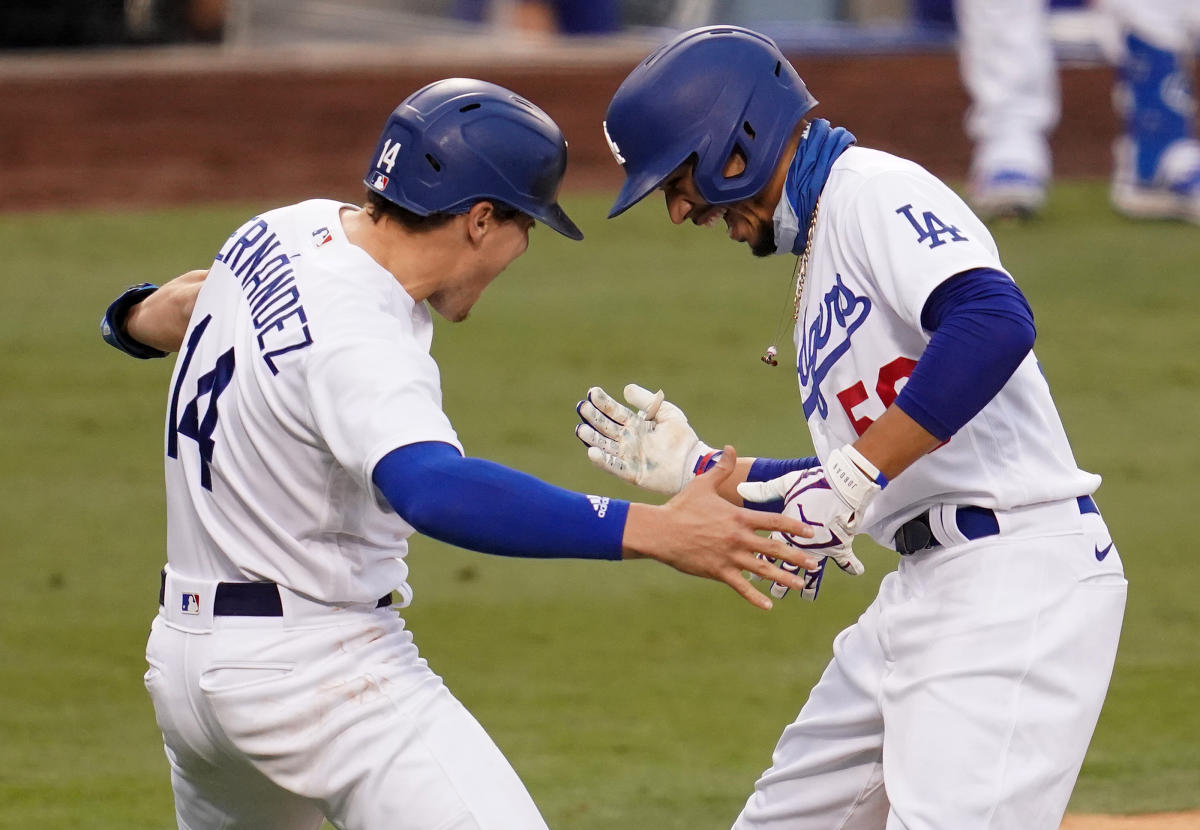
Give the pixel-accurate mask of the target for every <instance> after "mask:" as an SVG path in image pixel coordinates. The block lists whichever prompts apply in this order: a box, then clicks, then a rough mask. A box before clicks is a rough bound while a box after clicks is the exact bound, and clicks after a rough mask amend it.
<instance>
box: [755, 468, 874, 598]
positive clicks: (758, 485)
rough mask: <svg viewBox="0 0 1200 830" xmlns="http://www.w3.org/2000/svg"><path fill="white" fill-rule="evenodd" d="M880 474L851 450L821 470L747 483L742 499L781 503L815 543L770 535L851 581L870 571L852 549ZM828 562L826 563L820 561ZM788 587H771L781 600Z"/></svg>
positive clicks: (813, 595)
mask: <svg viewBox="0 0 1200 830" xmlns="http://www.w3.org/2000/svg"><path fill="white" fill-rule="evenodd" d="M880 480H882V477H881V476H880V475H879V470H877V469H875V467H874V465H872V464H871V463H870V462H869V461H867V460H866V459H865V458H864V457H863V456H862V454H861V453H859V452H858V451H857V450H855V449H854V448H853V447H851V446H849V445H847V446H845V447H842V448H841V449H837V450H834V451H833V452H831V453H830V454H829V457H828V458H827V459H826V461H825V465H824V466H823V467H814V468H812V469H810V470H801V471H797V472H792V473H787V474H786V475H782V476H780V477H779V478H774V479H771V480H770V481H747V482H743V483H741V484H739V485H738V488H737V489H738V494H739V495H741V497H742V499H743V500H745V501H751V502H770V501H779V500H782V501H783V505H784V506H783V513H784V514H785V515H791V516H795V517H797V518H799V519H800V521H802V522H804V523H805V524H807V525H809V526H810V527H812V528H813V530H815V531H816V533H815V535H814V536H813V537H812V538H808V539H806V538H803V537H799V536H792V535H790V534H778V533H776V534H772V536H774V537H775V538H779V539H782V540H783V541H785V542H787V543H788V544H789V545H792V546H793V547H797V548H801V549H803V550H806V551H808V552H809V553H814V554H819V555H824V556H826V557H828V558H830V559H832V560H833V561H834V562H835V563H837V566H838V567H839V568H841V569H842V570H843V571H845V572H846V573H848V574H850V575H852V576H858V575H859V574H861V573H863V572H865V571H866V568H865V567H864V566H863V563H862V562H861V561H860V560H859V558H858V557H857V556H855V555H854V549H853V548H852V547H851V545H852V543H853V541H854V536H855V535H856V534H857V533H858V529H859V527H860V526H861V524H862V516H863V513H864V512H865V511H866V509H867V505H869V504H870V503H871V501H872V500H873V499H874V498H875V496H876V495H877V494H878V493H879V491H880V490H882V489H883V488H882V487H881V486H880V484H879V483H878V481H880ZM822 561H824V560H822ZM781 567H782V566H781ZM820 582H821V575H820V574H817V576H816V577H815V583H814V585H813V586H812V588H813V590H812V591H811V595H810V591H809V590H808V588H807V587H806V589H805V591H804V593H803V595H804V596H805V598H806V599H816V597H817V589H819V587H820ZM787 591H788V589H787V586H785V585H780V584H779V583H778V582H776V583H772V585H771V594H772V596H775V597H782V596H783V595H784V594H786V593H787Z"/></svg>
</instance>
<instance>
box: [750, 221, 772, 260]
mask: <svg viewBox="0 0 1200 830" xmlns="http://www.w3.org/2000/svg"><path fill="white" fill-rule="evenodd" d="M746 244H747V245H749V246H750V253H752V254H754V255H755V256H757V257H764V256H770V255H771V254H773V253H775V229H774V228H772V227H765V228H763V229H762V230H760V231H759V232H758V233H756V234H755V235H754V236H753V238H751V239H747V240H746Z"/></svg>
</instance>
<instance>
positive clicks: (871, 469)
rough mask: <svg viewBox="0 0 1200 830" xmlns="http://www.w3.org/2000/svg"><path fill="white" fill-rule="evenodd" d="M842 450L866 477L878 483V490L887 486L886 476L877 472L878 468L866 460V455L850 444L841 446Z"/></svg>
mask: <svg viewBox="0 0 1200 830" xmlns="http://www.w3.org/2000/svg"><path fill="white" fill-rule="evenodd" d="M842 452H844V453H845V454H846V455H848V456H850V460H851V461H853V462H854V464H855V466H856V467H858V469H860V470H862V471H863V472H864V473H866V474H867V478H869V479H871V480H872V481H874V482H875V483H876V484H878V485H879V489H880V490H882V489H883V488H884V487H887V486H888V478H887V476H885V475H884V474H883V473H881V472H879V468H878V467H876V466H875V465H874V464H872V463H871V462H870V461H868V460H867V457H866V456H865V455H863V454H862V453H861V452H859V451H858V450H857V449H855V448H854V446H853V445H852V444H847V445H846V446H844V447H842Z"/></svg>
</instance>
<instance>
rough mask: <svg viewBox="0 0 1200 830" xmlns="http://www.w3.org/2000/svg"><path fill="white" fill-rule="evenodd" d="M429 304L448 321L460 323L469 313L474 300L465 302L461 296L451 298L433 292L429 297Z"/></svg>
mask: <svg viewBox="0 0 1200 830" xmlns="http://www.w3.org/2000/svg"><path fill="white" fill-rule="evenodd" d="M429 304H430V305H431V306H433V310H434V311H436V312H437V313H438V314H440V315H441V316H442V317H443V318H444V319H445V320H447V321H448V322H451V323H461V322H462V321H463V320H465V319H467V317H468V316H469V315H470V313H471V309H472V308H473V307H474V306H475V301H474V300H472V301H470V302H465V301H464V300H463V298H461V297H453V298H452V297H446V296H441V295H439V294H433V295H432V296H430V298H429Z"/></svg>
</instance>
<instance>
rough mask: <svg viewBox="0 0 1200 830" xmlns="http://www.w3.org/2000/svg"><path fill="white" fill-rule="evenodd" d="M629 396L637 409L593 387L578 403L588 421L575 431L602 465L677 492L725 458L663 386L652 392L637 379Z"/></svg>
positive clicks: (627, 477) (640, 482)
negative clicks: (666, 397)
mask: <svg viewBox="0 0 1200 830" xmlns="http://www.w3.org/2000/svg"><path fill="white" fill-rule="evenodd" d="M625 400H627V401H629V403H630V404H631V405H632V406H633V407H635V408H636V411H635V410H634V409H630V408H629V407H627V406H623V405H622V404H619V403H617V402H616V401H615V400H613V398H612V397H611V396H610V395H609V394H608V393H607V392H605V391H604V390H603V389H601V388H600V387H599V386H593V387H592V388H591V389H589V390H588V392H587V398H586V399H585V400H582V401H580V402H579V405H578V406H577V407H576V408H575V409H576V411H577V412H578V413H579V417H580V419H581V420H582V421H583V423H581V424H579V425H578V426H576V427H575V435H576V436H577V437H578V438H579V440H580V441H582V442H583V443H584V444H585V445H586V446H587V448H588V450H587V455H588V458H589V459H590V460H591V462H592V463H593V464H595V465H596V466H597V467H600V468H601V469H604V470H607V471H608V472H610V473H612V474H613V475H615V476H617V477H618V478H620V479H623V480H625V481H628V482H630V483H631V484H636V485H638V486H639V487H644V488H646V489H647V490H654V491H655V492H658V493H666V494H668V495H674V494H675V493H678V492H679V491H680V490H682V489H683V487H684V485H685V484H687V483H688V482H689V481H691V480H692V479H693V478H695V477H696V475H698V474H699V473H703V472H704V471H705V470H707V469H708V468H709V466H711V465H712V464H713V463H715V461H716V459H717V458H719V457H720V455H721V453H720V452H719V451H717V450H714V449H713V448H712V447H710V446H709V445H708V444H706V443H704V442H703V441H701V440H700V439H699V438H697V437H696V431H695V430H694V429H692V427H691V425H689V424H688V420H687V416H686V415H684V414H683V410H682V409H680V408H679V407H677V406H676V405H675V404H673V403H671V402H669V401H666V400H664V399H663V393H662V390H661V389H660V390H659V391H658V392H651V391H650V390H649V389H643V388H642V387H641V386H638V385H637V384H634V383H631V384H629V385H628V386H626V387H625Z"/></svg>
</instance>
